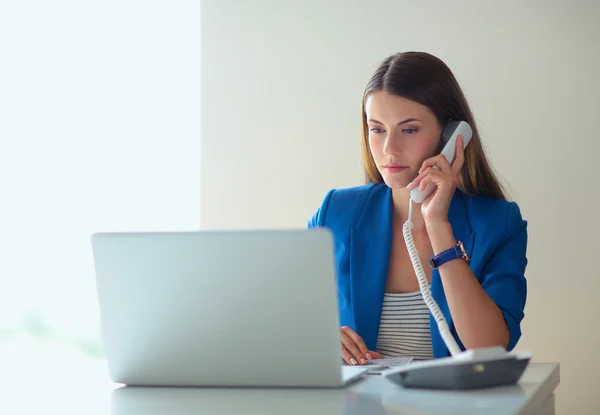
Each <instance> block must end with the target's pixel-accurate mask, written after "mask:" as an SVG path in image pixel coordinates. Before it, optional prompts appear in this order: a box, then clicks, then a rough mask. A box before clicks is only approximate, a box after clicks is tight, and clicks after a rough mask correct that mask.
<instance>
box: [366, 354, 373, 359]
mask: <svg viewBox="0 0 600 415" xmlns="http://www.w3.org/2000/svg"><path fill="white" fill-rule="evenodd" d="M365 357H366V358H367V360H373V356H371V353H367V354H365Z"/></svg>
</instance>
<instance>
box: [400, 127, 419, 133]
mask: <svg viewBox="0 0 600 415" xmlns="http://www.w3.org/2000/svg"><path fill="white" fill-rule="evenodd" d="M402 132H403V133H406V134H414V133H416V132H417V129H416V128H405V129H403V130H402Z"/></svg>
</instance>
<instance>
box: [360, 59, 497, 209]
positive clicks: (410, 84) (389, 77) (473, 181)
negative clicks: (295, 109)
mask: <svg viewBox="0 0 600 415" xmlns="http://www.w3.org/2000/svg"><path fill="white" fill-rule="evenodd" d="M376 91H385V92H387V93H390V94H393V95H399V96H401V97H404V98H407V99H410V100H412V101H415V102H418V103H420V104H422V105H425V106H426V107H428V108H429V109H430V110H431V111H432V112H433V114H434V115H435V117H436V118H437V120H438V122H439V124H440V125H441V126H442V127H443V126H444V125H445V124H446V123H447V122H448V121H449V120H464V121H467V122H468V123H469V124H470V125H471V128H472V129H473V137H472V138H471V142H470V143H469V145H468V146H467V148H466V151H465V163H464V165H463V167H462V170H461V172H460V173H459V184H458V188H459V189H460V190H461V191H463V192H465V193H466V194H470V195H485V196H492V197H496V198H500V199H505V200H506V199H507V197H506V195H505V192H504V189H503V187H502V185H501V184H500V182H499V180H498V178H497V177H496V174H495V173H494V171H493V170H492V168H491V166H490V164H489V162H488V159H487V157H486V155H485V152H484V149H483V146H482V144H481V138H480V137H479V131H478V130H477V125H476V124H475V119H474V117H473V114H472V113H471V109H470V108H469V104H468V103H467V99H466V98H465V95H464V93H463V91H462V89H461V88H460V86H459V84H458V82H457V80H456V78H455V77H454V74H453V73H452V71H450V68H448V66H446V64H445V63H444V62H442V61H441V60H440V59H439V58H437V57H435V56H433V55H430V54H428V53H424V52H404V53H397V54H395V55H392V56H389V57H387V58H386V59H385V60H384V61H383V62H382V63H381V64H380V66H379V68H377V70H376V71H375V73H374V74H373V76H372V77H371V79H370V80H369V83H368V84H367V86H366V88H365V91H364V94H363V100H362V136H363V137H362V141H361V151H362V158H363V167H364V172H365V180H366V183H372V182H382V181H383V179H382V177H381V174H380V173H379V171H378V170H377V166H376V164H375V161H374V160H373V155H372V154H371V150H370V148H369V129H368V127H367V117H366V113H365V101H366V100H367V98H368V96H369V95H370V94H372V93H373V92H376Z"/></svg>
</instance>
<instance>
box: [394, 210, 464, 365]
mask: <svg viewBox="0 0 600 415" xmlns="http://www.w3.org/2000/svg"><path fill="white" fill-rule="evenodd" d="M408 203H409V207H408V220H407V221H406V222H405V223H404V226H403V227H402V233H403V234H404V242H405V243H406V247H407V249H408V255H409V256H410V260H411V261H412V264H413V268H414V269H415V273H416V274H417V280H418V281H419V288H420V289H421V294H422V295H423V300H424V301H425V304H427V307H429V311H431V314H432V315H433V317H434V319H435V321H436V323H437V326H438V329H439V331H440V334H441V336H442V339H443V340H444V343H445V344H446V347H447V348H448V350H450V354H451V355H452V356H456V355H458V354H460V353H461V350H460V348H459V347H458V344H457V343H456V340H454V337H453V336H452V333H451V332H450V329H449V328H448V323H446V319H445V318H444V314H442V312H441V311H440V308H439V307H438V305H437V303H436V302H435V300H434V299H433V297H432V296H431V291H430V290H429V282H428V281H427V276H426V275H425V271H424V270H423V265H422V264H421V260H420V258H419V253H418V252H417V248H416V246H415V243H414V241H413V238H412V228H413V223H412V221H411V219H412V205H413V201H412V199H409V201H408Z"/></svg>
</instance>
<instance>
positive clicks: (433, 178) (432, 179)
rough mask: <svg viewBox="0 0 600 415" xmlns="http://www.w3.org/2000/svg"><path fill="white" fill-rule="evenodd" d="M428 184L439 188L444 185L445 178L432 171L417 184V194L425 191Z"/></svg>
mask: <svg viewBox="0 0 600 415" xmlns="http://www.w3.org/2000/svg"><path fill="white" fill-rule="evenodd" d="M429 183H433V184H435V185H436V187H437V188H439V187H441V186H443V185H444V183H445V176H444V175H443V174H442V173H439V172H437V171H435V170H433V169H431V171H430V172H429V173H428V174H427V175H426V176H425V177H423V179H422V180H421V182H420V183H419V192H422V191H423V190H425V188H426V187H427V185H428V184H429Z"/></svg>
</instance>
